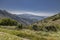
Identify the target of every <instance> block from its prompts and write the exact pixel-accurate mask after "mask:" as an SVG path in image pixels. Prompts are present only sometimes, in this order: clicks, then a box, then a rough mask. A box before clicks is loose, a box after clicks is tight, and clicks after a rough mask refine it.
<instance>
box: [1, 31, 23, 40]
mask: <svg viewBox="0 0 60 40" xmlns="http://www.w3.org/2000/svg"><path fill="white" fill-rule="evenodd" d="M0 40H22V38H20V37H17V36H15V35H11V34H8V33H4V32H0Z"/></svg>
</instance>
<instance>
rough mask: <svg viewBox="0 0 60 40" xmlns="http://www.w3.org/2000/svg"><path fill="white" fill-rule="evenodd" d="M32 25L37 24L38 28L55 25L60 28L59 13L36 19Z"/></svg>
mask: <svg viewBox="0 0 60 40" xmlns="http://www.w3.org/2000/svg"><path fill="white" fill-rule="evenodd" d="M32 25H37V26H38V27H39V28H41V27H46V26H55V27H58V28H59V29H60V13H59V14H56V15H54V16H51V17H48V18H45V19H43V20H41V21H38V22H36V23H34V24H32Z"/></svg>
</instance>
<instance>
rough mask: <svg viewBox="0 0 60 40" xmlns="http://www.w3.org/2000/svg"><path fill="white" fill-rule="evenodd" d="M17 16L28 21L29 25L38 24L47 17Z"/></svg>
mask: <svg viewBox="0 0 60 40" xmlns="http://www.w3.org/2000/svg"><path fill="white" fill-rule="evenodd" d="M17 16H19V17H20V18H22V19H24V20H25V21H28V22H29V24H31V23H34V22H37V21H39V20H42V19H44V18H45V16H36V15H32V14H20V15H17Z"/></svg>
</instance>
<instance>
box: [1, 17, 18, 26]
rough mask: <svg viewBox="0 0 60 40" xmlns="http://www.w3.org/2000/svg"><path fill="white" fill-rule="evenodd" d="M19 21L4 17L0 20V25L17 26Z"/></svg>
mask: <svg viewBox="0 0 60 40" xmlns="http://www.w3.org/2000/svg"><path fill="white" fill-rule="evenodd" d="M17 24H18V22H17V21H15V20H12V19H9V18H4V19H1V20H0V25H4V26H13V25H14V26H15V25H17Z"/></svg>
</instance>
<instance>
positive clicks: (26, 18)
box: [0, 10, 45, 25]
mask: <svg viewBox="0 0 60 40" xmlns="http://www.w3.org/2000/svg"><path fill="white" fill-rule="evenodd" d="M1 18H11V19H14V20H16V21H18V22H19V23H21V24H24V25H29V24H32V23H34V22H37V21H39V20H42V19H44V18H45V17H44V16H36V15H31V14H20V15H14V14H11V13H9V12H7V11H6V10H0V19H1Z"/></svg>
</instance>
